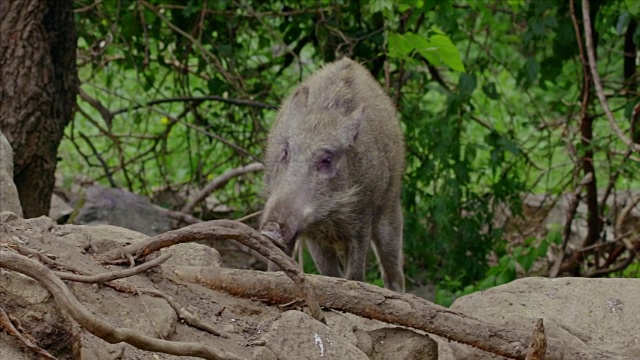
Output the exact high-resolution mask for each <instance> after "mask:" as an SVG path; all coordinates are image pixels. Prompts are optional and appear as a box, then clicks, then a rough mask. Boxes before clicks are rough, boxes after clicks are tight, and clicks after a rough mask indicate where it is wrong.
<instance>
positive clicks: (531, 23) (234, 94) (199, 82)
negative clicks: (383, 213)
mask: <svg viewBox="0 0 640 360" xmlns="http://www.w3.org/2000/svg"><path fill="white" fill-rule="evenodd" d="M29 1H30V2H32V3H38V1H36V0H29ZM54 2H55V1H54ZM40 3H42V2H40ZM72 7H73V8H72V10H70V11H72V14H73V19H72V21H73V24H74V25H75V32H76V34H77V46H76V44H75V43H71V46H72V48H73V49H75V55H76V58H75V65H76V69H77V80H78V82H77V84H78V85H79V88H78V90H77V91H78V96H77V99H76V98H75V97H72V98H71V100H70V101H73V104H75V105H73V106H75V107H73V106H72V108H74V109H75V111H74V112H73V113H74V116H73V118H72V119H71V118H69V119H68V121H67V123H68V124H65V125H66V126H64V125H63V126H61V129H64V133H63V138H62V141H61V143H60V146H59V148H58V154H57V156H58V159H59V162H58V164H57V174H58V186H60V187H62V188H67V189H70V188H72V187H73V186H74V184H75V185H77V184H88V183H93V182H98V183H100V184H103V185H105V186H110V187H114V188H124V189H127V190H129V191H132V192H135V193H138V194H142V195H145V196H149V197H151V198H155V199H158V198H159V197H158V196H157V195H158V194H159V193H163V194H166V193H167V192H168V193H171V194H178V195H180V196H184V197H183V199H184V201H183V202H182V203H175V202H167V203H160V204H159V205H161V206H165V207H168V208H171V209H172V210H176V211H183V212H186V213H189V214H191V215H195V216H197V217H199V218H201V219H212V218H240V217H243V216H245V215H248V214H252V213H255V212H257V211H259V210H260V209H261V207H262V206H263V204H264V198H263V197H261V194H260V192H261V187H262V185H261V183H262V181H261V173H260V171H259V166H254V167H252V168H251V170H250V171H239V172H238V169H245V170H246V169H247V168H246V166H247V165H249V166H251V165H250V164H253V163H259V162H260V161H261V158H262V153H263V148H264V145H265V140H266V135H267V133H268V129H269V128H270V126H271V124H272V122H273V120H274V117H275V115H276V112H277V107H278V105H279V104H280V103H281V101H282V100H283V98H285V97H286V96H287V95H288V93H289V92H290V91H291V89H293V88H294V87H295V86H296V84H298V83H299V82H300V81H302V80H303V79H305V78H306V77H307V76H309V74H311V73H312V72H313V71H315V70H316V69H318V68H319V67H321V66H322V65H323V64H325V63H328V62H331V61H333V60H335V59H337V58H339V57H341V56H349V57H351V58H353V59H356V60H357V61H359V62H361V63H363V64H364V65H365V66H366V67H367V68H368V69H369V70H370V71H371V72H372V74H373V75H374V76H375V77H376V78H377V79H378V80H379V81H380V83H381V84H382V85H383V87H384V88H385V90H386V91H387V92H388V93H389V95H390V96H391V98H392V99H393V101H394V102H395V103H396V105H397V108H398V112H399V114H400V118H401V121H402V126H403V130H404V133H405V137H406V145H407V170H406V174H405V177H404V186H403V194H402V202H403V206H404V215H405V230H404V239H405V244H404V250H405V271H406V274H407V279H408V284H407V285H408V288H410V289H411V288H418V287H422V286H426V285H429V284H437V285H436V301H437V302H439V303H441V304H445V305H446V304H449V303H450V302H451V301H452V300H453V299H454V298H455V297H457V296H460V295H463V294H466V293H470V292H472V291H476V290H481V289H485V288H488V287H491V286H495V285H499V284H503V283H506V282H509V281H511V280H513V279H515V278H516V277H521V276H559V275H574V276H616V277H619V276H624V277H640V262H639V261H638V260H637V255H636V254H637V251H639V250H640V235H638V234H637V233H618V232H616V230H617V228H616V227H614V229H613V230H614V231H613V233H612V234H611V233H610V232H608V231H606V228H607V225H608V224H609V225H610V223H611V221H612V220H611V219H614V218H615V217H616V216H617V215H616V214H613V212H614V211H617V210H616V209H614V208H612V207H610V206H607V204H608V202H607V200H608V198H609V197H612V196H614V194H616V193H617V192H620V191H625V190H640V179H638V176H637V174H639V173H640V120H637V118H638V117H639V116H640V107H638V108H636V105H638V99H639V98H638V92H637V90H638V75H637V69H638V66H637V64H638V51H637V46H638V44H640V29H639V28H638V26H637V25H638V24H637V19H638V16H639V15H640V2H638V1H634V0H626V1H623V0H606V1H605V0H601V1H588V0H570V1H565V0H557V1H543V0H536V1H519V0H513V1H448V0H443V1H429V0H424V1H422V0H401V1H391V0H361V1H330V0H322V1H309V0H302V1H243V0H239V1H235V0H233V1H232V0H229V1H225V0H208V1H196V0H184V1H179V0H104V1H100V0H75V1H74V2H73V5H72ZM45 20H46V19H45ZM56 21H59V18H55V19H54V20H53V22H54V23H55V22H56ZM65 39H66V38H65ZM69 39H71V40H73V37H69ZM63 40H64V39H63ZM61 41H62V40H61ZM64 41H67V42H68V41H69V40H68V39H66V40H64ZM54 57H55V56H54ZM73 70H74V71H76V70H75V69H73ZM0 115H2V114H0ZM0 117H1V116H0ZM0 122H1V120H0ZM4 126H5V128H3V132H5V131H7V128H8V126H9V125H6V124H4ZM9 132H10V131H9ZM15 147H16V145H14V148H15ZM14 150H15V149H14ZM18 150H19V149H18ZM24 166H26V165H24V164H21V162H20V159H18V160H17V161H16V173H18V172H19V171H20V169H21V167H24ZM234 171H236V173H241V176H233V177H229V179H228V182H226V181H225V182H224V186H220V187H219V188H217V190H216V191H215V192H214V194H213V196H212V197H210V198H209V201H207V202H199V203H197V204H190V206H189V207H185V205H189V204H187V200H186V199H187V198H188V196H189V195H194V194H196V193H198V191H199V190H200V189H202V188H204V187H205V186H206V185H207V184H208V183H210V182H211V181H212V180H213V179H216V178H219V177H220V176H221V175H223V174H230V172H231V173H233V172H234ZM22 180H24V179H21V178H20V177H19V176H17V175H16V184H17V186H18V188H19V189H21V187H22V188H24V187H25V186H26V185H21V184H20V181H22ZM533 194H535V195H536V196H539V195H544V201H543V203H544V204H546V206H552V205H553V204H554V203H555V202H557V201H559V199H561V198H562V197H563V196H566V197H568V199H569V203H570V204H571V206H570V208H569V211H568V212H567V213H566V217H565V218H563V219H562V221H559V222H558V223H557V224H551V225H547V226H546V227H545V228H544V231H542V232H540V231H533V230H532V229H531V228H530V227H529V226H528V225H530V224H529V222H530V221H531V218H530V217H527V214H525V213H523V201H524V200H525V199H526V197H527V196H528V195H529V196H530V195H533ZM20 196H21V199H22V201H23V206H24V204H25V200H24V199H23V197H25V196H27V195H25V194H24V191H23V192H21V194H20ZM580 204H583V205H584V207H585V208H586V211H584V212H582V213H581V212H580V211H579V205H580ZM191 205H192V206H191ZM574 205H575V206H574ZM632 205H633V206H631V208H633V207H635V206H636V205H637V202H636V203H635V204H632ZM47 206H48V205H46V206H44V207H45V208H46V207H47ZM44 210H45V209H44V208H42V207H40V208H38V206H35V205H34V206H30V205H27V207H26V209H25V213H26V215H30V216H36V215H40V214H39V212H42V213H44V212H43V211H44ZM46 210H48V209H46ZM581 217H582V218H583V219H582V220H584V223H585V224H586V229H585V232H584V233H585V235H584V239H582V241H581V243H580V244H579V246H577V247H570V246H567V242H568V238H569V237H570V235H571V229H572V225H573V224H575V223H576V222H577V221H578V220H580V218H581ZM304 266H305V270H306V271H307V272H314V268H313V263H312V261H311V260H310V258H308V256H307V257H306V258H305V264H304ZM379 278H380V276H379V274H378V270H377V266H375V261H374V260H373V258H372V262H371V266H370V268H369V271H368V279H369V280H370V281H371V282H374V283H380V280H378V279H379ZM380 285H381V283H380Z"/></svg>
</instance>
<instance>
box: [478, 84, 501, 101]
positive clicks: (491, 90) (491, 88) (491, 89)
mask: <svg viewBox="0 0 640 360" xmlns="http://www.w3.org/2000/svg"><path fill="white" fill-rule="evenodd" d="M482 92H484V94H485V95H487V97H488V98H489V99H491V100H498V99H500V94H498V90H497V89H496V83H494V82H493V81H492V82H488V83H486V84H484V85H482Z"/></svg>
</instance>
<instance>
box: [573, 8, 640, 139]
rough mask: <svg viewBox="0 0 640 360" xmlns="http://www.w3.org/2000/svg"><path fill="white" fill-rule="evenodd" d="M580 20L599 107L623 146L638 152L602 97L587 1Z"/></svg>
mask: <svg viewBox="0 0 640 360" xmlns="http://www.w3.org/2000/svg"><path fill="white" fill-rule="evenodd" d="M582 18H583V25H584V34H585V43H586V46H587V56H588V57H589V68H590V69H591V76H592V77H593V84H594V85H595V88H596V95H598V100H600V105H602V109H603V110H604V113H605V114H606V115H607V120H609V125H610V126H611V128H612V129H613V131H614V132H615V133H616V135H617V136H618V139H620V140H621V141H622V142H623V143H624V144H625V145H627V146H628V147H629V148H631V149H633V150H634V151H640V145H639V144H634V143H633V141H632V140H631V139H630V138H629V137H627V136H626V135H625V134H624V132H623V131H622V129H621V128H620V127H619V126H618V123H617V122H616V120H615V118H614V117H613V113H612V112H611V109H610V108H609V103H608V102H607V98H606V97H605V95H604V89H603V88H602V80H601V79H600V74H598V68H597V63H596V56H595V51H594V47H593V34H592V32H591V17H590V15H589V0H582Z"/></svg>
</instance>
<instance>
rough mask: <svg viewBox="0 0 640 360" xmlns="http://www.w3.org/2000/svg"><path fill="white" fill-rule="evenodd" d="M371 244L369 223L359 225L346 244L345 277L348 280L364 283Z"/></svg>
mask: <svg viewBox="0 0 640 360" xmlns="http://www.w3.org/2000/svg"><path fill="white" fill-rule="evenodd" d="M370 244H371V222H370V221H365V222H364V223H363V224H360V225H359V226H358V227H357V228H356V229H355V231H354V232H353V235H352V236H351V238H349V239H348V241H347V243H346V254H345V255H346V256H345V258H346V264H345V265H346V270H345V275H346V276H345V277H346V278H347V279H349V280H355V281H364V275H365V271H366V269H367V254H368V253H369V245H370Z"/></svg>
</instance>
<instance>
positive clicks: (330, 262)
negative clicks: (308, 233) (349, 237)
mask: <svg viewBox="0 0 640 360" xmlns="http://www.w3.org/2000/svg"><path fill="white" fill-rule="evenodd" d="M305 240H306V241H305V243H306V244H307V249H308V250H309V254H311V257H312V258H313V262H314V263H315V264H316V267H317V268H318V271H320V274H322V275H325V276H332V277H339V278H341V277H342V266H341V265H340V259H339V258H338V252H337V251H336V248H335V247H334V246H332V244H331V242H327V241H326V239H315V238H313V237H309V238H307V239H305Z"/></svg>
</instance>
